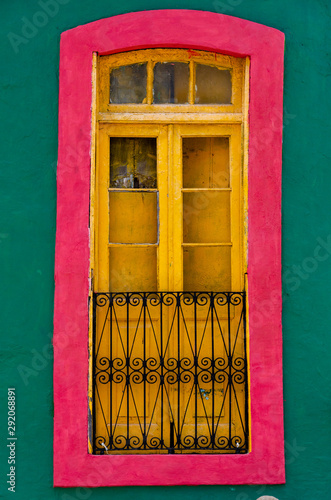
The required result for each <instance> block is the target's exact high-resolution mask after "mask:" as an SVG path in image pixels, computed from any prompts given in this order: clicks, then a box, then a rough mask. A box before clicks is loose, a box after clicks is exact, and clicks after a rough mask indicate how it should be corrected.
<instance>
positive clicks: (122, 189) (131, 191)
mask: <svg viewBox="0 0 331 500" xmlns="http://www.w3.org/2000/svg"><path fill="white" fill-rule="evenodd" d="M108 191H115V192H117V193H118V192H120V191H124V192H125V193H127V192H129V193H139V192H140V191H143V192H147V193H157V192H158V191H159V190H158V189H149V188H108Z"/></svg>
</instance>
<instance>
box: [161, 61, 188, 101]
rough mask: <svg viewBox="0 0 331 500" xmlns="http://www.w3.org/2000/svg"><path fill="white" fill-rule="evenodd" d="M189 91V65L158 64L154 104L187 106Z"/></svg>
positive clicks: (176, 63)
mask: <svg viewBox="0 0 331 500" xmlns="http://www.w3.org/2000/svg"><path fill="white" fill-rule="evenodd" d="M188 91H189V65H188V64H187V63H180V62H167V63H157V64H155V67H154V86H153V94H154V99H153V100H154V104H166V103H170V104H186V103H187V102H188Z"/></svg>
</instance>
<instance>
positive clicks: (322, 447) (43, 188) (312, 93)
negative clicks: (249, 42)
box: [0, 0, 331, 500]
mask: <svg viewBox="0 0 331 500" xmlns="http://www.w3.org/2000/svg"><path fill="white" fill-rule="evenodd" d="M46 3H47V2H46V0H45V1H43V0H11V1H8V0H7V1H6V0H1V2H0V20H1V27H0V29H1V48H0V59H1V76H0V79H1V80H0V81H1V83H0V85H1V93H0V106H1V115H0V116H1V119H0V130H1V132H0V143H1V156H0V163H1V167H0V191H1V195H0V200H1V201H0V203H1V210H0V214H1V215H0V217H1V225H0V248H1V264H2V269H1V288H0V297H1V313H2V319H1V360H0V375H1V398H0V399H1V406H0V422H1V427H0V429H1V433H0V435H1V439H0V484H1V490H0V498H15V499H16V500H21V499H25V500H39V499H40V500H41V499H42V500H45V499H50V500H55V499H61V500H70V499H71V500H73V499H77V500H84V499H90V498H91V499H92V498H93V499H95V500H98V499H100V500H102V499H106V498H111V499H113V500H124V499H125V500H126V499H135V500H142V499H143V500H152V499H153V500H154V499H156V500H163V499H166V498H168V497H169V495H171V497H172V499H173V500H177V499H181V500H186V499H190V500H200V499H201V500H202V499H204V500H216V499H226V500H256V499H257V498H259V497H260V496H263V495H271V496H274V497H276V498H277V499H279V500H289V499H291V500H292V499H293V500H297V499H298V500H306V499H307V500H308V499H309V500H320V499H323V500H325V499H329V498H331V478H330V470H331V431H330V429H331V394H330V392H331V375H330V360H329V359H328V358H329V352H330V350H331V335H330V330H331V327H330V325H331V307H330V303H331V294H330V288H331V258H330V256H331V194H330V193H331V168H330V167H331V165H330V156H331V140H330V125H329V123H328V122H329V117H330V95H331V92H330V91H328V85H330V75H331V68H330V64H331V58H330V49H331V40H330V38H331V3H330V2H329V1H328V0H214V1H213V0H204V1H202V0H190V1H188V0H172V1H163V0H158V1H156V0H126V2H115V1H112V0H97V1H92V0H52V1H50V3H51V4H52V5H53V10H52V11H51V10H49V11H48V12H49V13H48V14H44V15H41V14H40V13H41V12H45V8H43V7H42V5H43V4H46ZM49 8H51V7H49ZM163 8H181V9H182V8H184V9H198V10H199V9H202V10H210V11H213V12H219V13H224V14H229V15H232V16H237V17H241V18H244V19H248V20H251V21H255V22H258V23H261V24H265V25H267V26H272V27H274V28H277V29H279V30H281V31H283V32H284V33H285V37H286V49H285V88H284V143H283V289H284V312H283V327H284V399H285V439H286V445H285V448H286V474H287V483H286V485H278V486H240V487H239V486H233V487H231V486H200V487H131V488H129V487H125V488H100V489H88V488H87V489H85V488H71V489H61V488H56V489H54V488H53V486H52V432H53V428H52V427H53V410H52V348H51V336H52V319H53V293H54V281H53V271H54V242H55V222H56V214H55V207H56V158H57V107H58V75H59V70H58V67H59V41H60V34H61V32H63V31H65V30H68V29H70V28H73V27H75V26H77V25H80V24H85V23H89V22H91V21H94V20H97V19H101V18H104V17H109V16H113V15H116V14H122V13H126V12H131V11H139V10H151V9H163ZM8 387H15V388H16V415H17V422H16V424H17V433H16V435H17V445H16V493H15V494H14V493H12V492H10V491H8V490H7V487H8V486H9V485H8V484H6V480H7V476H6V474H7V473H8V468H9V466H8V464H7V459H8V454H9V448H8V447H7V443H8V441H7V436H8V431H7V410H8V408H7V388H8Z"/></svg>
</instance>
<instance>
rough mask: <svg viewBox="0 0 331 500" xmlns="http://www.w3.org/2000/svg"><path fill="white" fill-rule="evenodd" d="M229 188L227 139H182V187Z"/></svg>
mask: <svg viewBox="0 0 331 500" xmlns="http://www.w3.org/2000/svg"><path fill="white" fill-rule="evenodd" d="M229 186H230V171H229V138H228V137H187V138H185V139H183V187H184V188H214V187H217V188H226V187H229Z"/></svg>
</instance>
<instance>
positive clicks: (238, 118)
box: [98, 105, 243, 123]
mask: <svg viewBox="0 0 331 500" xmlns="http://www.w3.org/2000/svg"><path fill="white" fill-rule="evenodd" d="M142 106H143V105H142ZM146 111H147V110H146ZM242 120H243V115H242V113H222V112H217V111H215V112H214V113H205V112H203V111H202V110H199V109H198V108H196V106H195V109H194V110H191V111H190V112H188V110H185V111H184V110H183V111H181V112H169V110H167V109H164V110H160V112H154V111H151V112H145V113H144V112H142V110H141V111H140V112H139V111H135V110H132V112H130V113H121V112H108V113H99V114H98V121H99V123H103V122H105V123H107V122H129V123H132V122H133V121H138V122H139V121H140V122H152V123H155V122H158V123H176V122H185V123H186V122H188V121H189V122H190V123H241V122H242Z"/></svg>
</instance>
